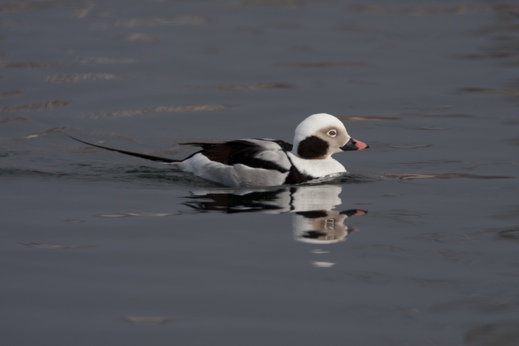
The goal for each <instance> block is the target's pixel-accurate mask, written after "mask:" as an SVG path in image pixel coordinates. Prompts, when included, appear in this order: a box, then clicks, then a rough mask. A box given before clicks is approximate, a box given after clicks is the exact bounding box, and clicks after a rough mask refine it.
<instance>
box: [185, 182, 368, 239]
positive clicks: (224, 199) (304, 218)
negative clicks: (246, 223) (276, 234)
mask: <svg viewBox="0 0 519 346" xmlns="http://www.w3.org/2000/svg"><path fill="white" fill-rule="evenodd" d="M341 191H342V188H341V186H339V185H303V186H298V187H279V188H274V189H270V190H269V189H263V190H233V189H212V190H205V191H195V192H193V195H192V196H189V197H188V198H189V199H190V200H191V201H190V202H187V203H185V205H187V206H189V207H191V208H193V209H195V210H197V211H199V212H205V211H219V212H224V213H243V212H260V213H270V214H280V213H286V212H292V213H294V214H293V215H294V216H293V221H292V228H293V231H294V237H295V238H296V240H299V241H303V242H306V243H313V244H331V243H336V242H339V241H342V240H344V239H345V238H346V237H347V235H348V234H349V233H351V230H350V229H349V228H348V227H347V226H346V225H344V221H345V220H346V219H347V218H348V217H351V216H355V215H363V214H365V213H366V211H363V210H359V209H351V210H346V211H336V210H333V209H334V208H335V207H336V206H338V205H340V204H341V203H342V201H341V199H340V197H339V194H340V193H341Z"/></svg>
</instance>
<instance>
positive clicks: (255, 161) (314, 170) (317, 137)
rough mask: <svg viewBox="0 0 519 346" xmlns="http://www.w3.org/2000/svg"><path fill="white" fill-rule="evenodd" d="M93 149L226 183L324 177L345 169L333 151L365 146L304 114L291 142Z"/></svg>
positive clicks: (325, 118)
mask: <svg viewBox="0 0 519 346" xmlns="http://www.w3.org/2000/svg"><path fill="white" fill-rule="evenodd" d="M71 138H73V139H75V140H77V141H79V142H82V143H84V144H88V145H91V146H94V147H97V148H101V149H106V150H111V151H115V152H118V153H122V154H126V155H131V156H137V157H140V158H143V159H147V160H153V161H159V162H164V163H168V164H172V165H176V166H177V167H178V168H179V169H180V170H182V171H185V172H190V173H193V174H194V175H197V176H199V177H202V178H204V179H207V180H210V181H213V182H216V183H220V184H223V185H226V186H230V187H260V186H278V185H284V184H300V183H305V182H308V181H311V180H315V179H326V178H328V177H329V176H335V175H337V174H341V173H344V172H346V169H345V168H344V166H343V165H342V164H340V163H339V162H338V161H336V160H335V159H333V158H332V157H331V156H332V154H334V153H337V152H341V151H347V150H362V149H366V148H368V145H367V144H366V143H364V142H361V141H358V140H355V139H353V138H351V137H350V135H349V134H348V132H347V131H346V128H345V127H344V124H343V123H342V122H341V121H340V120H339V119H337V118H336V117H334V116H333V115H330V114H325V113H319V114H314V115H311V116H309V117H308V118H306V119H305V120H304V121H303V122H301V123H300V124H299V125H298V126H297V127H296V130H295V136H294V144H293V145H292V144H290V143H287V142H284V141H281V140H273V139H267V138H261V139H239V140H233V141H228V142H222V143H181V144H183V145H194V146H198V147H200V148H202V149H201V150H199V151H197V152H196V153H194V154H192V155H190V156H188V157H186V158H185V159H183V160H174V159H170V158H165V157H160V156H153V155H147V154H141V153H136V152H131V151H126V150H120V149H114V148H109V147H105V146H102V145H98V144H93V143H89V142H85V141H82V140H80V139H77V138H74V137H71Z"/></svg>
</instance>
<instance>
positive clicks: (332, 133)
mask: <svg viewBox="0 0 519 346" xmlns="http://www.w3.org/2000/svg"><path fill="white" fill-rule="evenodd" d="M326 134H327V135H328V136H330V137H335V136H337V130H334V129H331V130H330V131H328V132H327V133H326Z"/></svg>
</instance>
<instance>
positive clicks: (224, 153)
mask: <svg viewBox="0 0 519 346" xmlns="http://www.w3.org/2000/svg"><path fill="white" fill-rule="evenodd" d="M282 143H284V145H281V144H282ZM179 144H181V145H194V146H198V147H200V148H202V150H200V151H198V152H196V153H194V154H193V155H191V156H190V157H188V158H186V160H187V159H189V158H191V157H192V156H194V155H196V154H202V155H204V156H206V157H207V158H208V159H209V160H211V161H215V162H220V163H223V164H225V165H230V166H232V165H235V164H242V165H245V166H248V167H251V168H263V169H271V170H276V171H279V172H281V173H286V172H288V171H289V170H290V166H289V164H288V160H287V157H286V153H285V151H286V150H285V148H287V147H288V146H290V147H291V146H292V145H291V144H289V143H286V142H283V141H274V140H270V139H240V140H234V141H228V142H221V143H201V142H190V143H179ZM287 145H288V146H287ZM267 153H268V155H266V154H267Z"/></svg>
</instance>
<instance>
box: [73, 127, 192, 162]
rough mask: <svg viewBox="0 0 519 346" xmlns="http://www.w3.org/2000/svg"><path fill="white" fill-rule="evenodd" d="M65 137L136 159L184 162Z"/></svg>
mask: <svg viewBox="0 0 519 346" xmlns="http://www.w3.org/2000/svg"><path fill="white" fill-rule="evenodd" d="M64 135H65V136H67V137H70V138H72V139H73V140H75V141H78V142H81V143H83V144H86V145H90V146H92V147H96V148H100V149H105V150H110V151H115V152H117V153H121V154H125V155H130V156H136V157H140V158H141V159H146V160H151V161H157V162H164V163H178V162H182V161H183V160H174V159H169V158H167V157H160V156H154V155H148V154H141V153H135V152H133V151H127V150H120V149H114V148H109V147H105V146H102V145H98V144H94V143H89V142H85V141H83V140H81V139H79V138H76V137H72V136H71V135H67V134H66V133H64Z"/></svg>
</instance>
